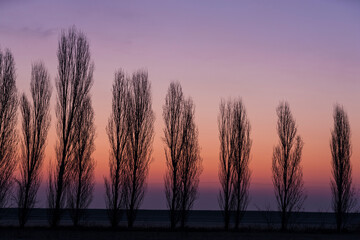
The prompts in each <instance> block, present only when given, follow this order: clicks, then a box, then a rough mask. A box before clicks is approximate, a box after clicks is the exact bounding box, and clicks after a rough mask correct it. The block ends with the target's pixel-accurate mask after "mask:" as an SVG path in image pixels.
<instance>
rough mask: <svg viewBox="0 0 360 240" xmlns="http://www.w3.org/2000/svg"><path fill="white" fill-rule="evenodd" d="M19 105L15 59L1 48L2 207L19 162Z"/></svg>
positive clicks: (0, 136)
mask: <svg viewBox="0 0 360 240" xmlns="http://www.w3.org/2000/svg"><path fill="white" fill-rule="evenodd" d="M17 106H18V99H17V90H16V85H15V61H14V58H13V55H12V53H11V52H10V50H5V53H3V52H2V51H1V50H0V208H4V207H6V205H7V203H8V201H9V196H10V192H11V186H12V183H13V179H12V176H13V173H14V170H15V168H16V164H17V161H16V158H17V154H16V152H17V151H16V146H17V133H16V124H17Z"/></svg>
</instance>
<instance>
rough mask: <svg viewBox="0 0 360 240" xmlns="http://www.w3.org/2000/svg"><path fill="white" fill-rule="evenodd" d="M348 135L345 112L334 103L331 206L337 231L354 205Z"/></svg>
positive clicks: (331, 146)
mask: <svg viewBox="0 0 360 240" xmlns="http://www.w3.org/2000/svg"><path fill="white" fill-rule="evenodd" d="M350 136H351V132H350V124H349V120H348V117H347V114H346V112H345V110H344V108H343V107H341V106H339V105H336V106H335V108H334V129H333V130H332V131H331V141H330V148H331V156H332V162H331V165H332V179H331V192H332V208H333V210H334V212H335V215H336V228H337V230H338V231H341V230H342V229H343V228H344V227H345V224H346V217H347V214H348V213H349V212H350V211H351V210H352V208H353V207H354V205H355V190H354V187H353V186H352V168H351V163H350V157H351V141H350Z"/></svg>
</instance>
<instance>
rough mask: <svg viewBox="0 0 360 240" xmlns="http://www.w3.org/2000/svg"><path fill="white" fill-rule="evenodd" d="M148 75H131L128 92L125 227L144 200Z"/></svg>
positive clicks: (150, 123) (149, 126)
mask: <svg viewBox="0 0 360 240" xmlns="http://www.w3.org/2000/svg"><path fill="white" fill-rule="evenodd" d="M150 89H151V87H150V83H149V80H148V74H147V72H145V71H137V72H135V73H134V74H133V75H132V79H131V82H130V89H129V90H130V91H129V100H128V101H129V115H128V120H127V121H128V122H127V124H128V129H129V140H128V146H127V158H126V162H125V166H124V167H125V172H126V173H127V174H126V175H125V181H124V200H125V207H126V212H127V218H128V226H129V227H130V228H131V227H132V226H133V224H134V221H135V218H136V214H137V210H138V208H139V206H140V204H141V202H142V200H143V197H144V192H145V187H146V178H147V174H148V169H149V164H150V160H151V153H152V142H153V138H154V113H153V110H152V107H151V91H150Z"/></svg>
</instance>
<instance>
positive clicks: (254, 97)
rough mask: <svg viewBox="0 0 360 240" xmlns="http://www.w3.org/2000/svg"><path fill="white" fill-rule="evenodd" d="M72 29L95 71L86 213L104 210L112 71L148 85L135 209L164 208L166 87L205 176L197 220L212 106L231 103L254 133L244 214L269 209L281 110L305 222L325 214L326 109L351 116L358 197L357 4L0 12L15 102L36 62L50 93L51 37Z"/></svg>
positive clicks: (213, 125)
mask: <svg viewBox="0 0 360 240" xmlns="http://www.w3.org/2000/svg"><path fill="white" fill-rule="evenodd" d="M72 25H75V26H76V27H77V28H79V29H81V30H82V31H83V32H85V33H86V34H87V36H88V39H89V41H90V48H91V53H92V59H93V61H94V63H95V72H94V86H93V89H92V96H93V104H94V110H95V114H96V116H95V118H96V119H95V124H96V129H97V131H96V132H97V138H96V141H95V144H96V151H95V153H94V158H95V160H96V162H97V165H96V173H95V175H96V181H97V185H96V191H95V197H94V201H93V203H92V205H91V207H100V208H101V207H104V196H103V194H104V190H103V176H105V175H107V174H108V156H109V154H108V153H109V144H108V141H107V136H106V132H105V126H106V124H107V119H108V116H109V115H110V108H111V86H112V82H113V77H114V72H115V70H116V69H118V68H123V69H125V71H127V72H128V73H131V72H132V71H134V70H136V69H138V68H144V69H147V70H148V72H149V78H150V81H151V84H152V94H153V109H154V112H155V115H156V121H155V139H154V151H153V161H152V163H151V166H150V172H149V178H148V191H147V195H146V197H145V200H144V203H143V205H142V208H147V209H154V208H166V204H165V195H164V193H163V176H164V172H165V156H164V145H163V142H162V137H163V130H162V129H163V119H162V106H163V104H164V98H165V95H166V91H167V88H168V86H169V83H170V82H171V81H174V80H177V81H179V82H180V83H181V85H182V87H183V91H184V94H185V95H186V96H191V97H192V98H193V100H194V103H195V105H196V123H197V125H198V128H199V141H200V146H201V156H202V158H203V166H204V170H203V174H202V175H201V182H200V189H199V199H198V201H197V202H196V204H195V208H197V209H218V203H217V194H218V189H219V183H218V176H217V169H218V161H219V158H218V156H219V140H218V127H217V115H218V109H219V103H220V100H221V99H222V98H225V99H227V98H229V97H238V96H240V97H242V99H243V102H244V104H245V106H246V108H247V113H248V117H249V120H250V122H251V125H252V131H251V136H252V139H253V146H252V153H251V163H250V168H251V170H252V182H251V190H250V191H251V202H250V205H249V209H257V208H265V206H266V205H268V204H270V205H271V206H274V194H273V190H272V182H271V159H272V151H273V147H274V145H275V144H277V141H278V140H277V135H276V120H277V117H276V111H275V109H276V107H277V105H278V104H279V102H280V101H282V100H286V101H288V102H289V104H290V107H291V110H292V113H293V115H294V117H295V119H296V121H297V125H298V133H299V134H300V135H301V136H302V137H303V140H304V142H305V146H304V150H303V161H302V164H303V171H304V181H305V188H306V191H307V193H308V198H307V200H306V202H305V205H304V207H305V210H308V211H319V210H320V211H327V210H330V209H331V208H330V196H331V195H330V186H329V180H330V170H331V169H330V161H331V154H330V148H329V142H330V130H331V128H332V124H333V120H332V113H333V106H334V104H335V103H339V104H341V105H343V106H344V108H345V109H346V111H347V113H348V116H349V120H350V124H351V130H352V144H353V155H352V159H351V160H352V165H353V175H354V184H355V185H356V187H357V189H359V187H360V107H359V103H360V1H356V0H344V1H339V0H317V1H310V0H305V1H286V0H283V1H280V0H279V1H276V0H274V1H265V0H264V1H250V0H249V1H209V0H207V1H205V0H203V1H190V0H189V1H170V0H168V1H145V0H144V1H87V0H77V1H70V0H66V1H51V0H50V1H49V0H34V1H27V0H0V47H1V48H2V49H4V48H10V49H11V51H12V53H13V55H14V57H15V61H16V70H17V71H16V74H17V86H18V89H19V91H20V92H23V91H25V92H27V93H28V92H29V90H28V89H29V83H30V71H31V64H32V63H33V62H34V61H37V60H42V61H44V62H45V65H46V67H47V68H48V70H49V72H50V75H51V79H52V82H53V81H54V78H55V76H56V74H57V72H56V70H57V59H56V51H57V42H58V39H59V34H60V32H61V30H62V29H67V28H68V27H70V26H72ZM53 85H54V84H53ZM55 96H56V92H55V88H54V91H53V98H52V115H53V118H52V120H53V121H52V126H51V129H50V133H49V139H48V144H47V150H46V154H47V158H48V159H47V160H48V161H49V159H52V160H54V146H55V142H56V134H55V127H54V126H55V124H54V123H55V114H54V106H55V101H54V100H55ZM48 161H47V162H46V163H45V168H46V167H47V166H48ZM45 173H46V171H44V176H46V174H45ZM40 191H41V192H40V193H39V202H40V203H39V206H43V205H44V189H43V188H42V189H41V190H40ZM357 192H358V193H359V191H358V190H357Z"/></svg>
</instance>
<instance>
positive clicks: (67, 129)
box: [48, 27, 94, 226]
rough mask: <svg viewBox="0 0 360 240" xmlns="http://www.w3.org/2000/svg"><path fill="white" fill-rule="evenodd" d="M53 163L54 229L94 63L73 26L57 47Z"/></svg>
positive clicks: (51, 207) (50, 196) (51, 198)
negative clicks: (55, 127)
mask: <svg viewBox="0 0 360 240" xmlns="http://www.w3.org/2000/svg"><path fill="white" fill-rule="evenodd" d="M57 57H58V61H59V65H58V76H57V78H56V90H57V104H56V117H57V135H58V142H57V145H56V163H55V166H54V168H55V169H54V171H52V173H50V177H49V189H48V206H49V210H50V218H51V219H50V222H51V225H52V226H57V225H58V223H59V221H60V218H61V212H62V209H63V208H64V206H65V202H66V192H67V190H68V187H69V181H70V175H71V164H70V163H71V159H72V156H73V154H74V151H75V150H74V148H75V145H76V144H75V142H76V131H75V130H76V126H77V125H76V117H77V115H78V114H79V112H81V107H82V106H84V105H83V103H84V101H85V100H86V99H87V97H88V94H89V91H90V88H91V86H92V83H93V69H94V66H93V63H91V62H90V49H89V44H88V41H87V39H86V36H85V35H84V34H83V33H82V32H80V31H77V30H76V28H75V27H72V28H70V29H69V30H68V31H66V32H65V31H63V32H62V33H61V36H60V40H59V47H58V54H57Z"/></svg>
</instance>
